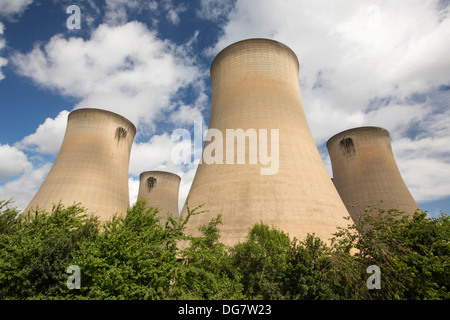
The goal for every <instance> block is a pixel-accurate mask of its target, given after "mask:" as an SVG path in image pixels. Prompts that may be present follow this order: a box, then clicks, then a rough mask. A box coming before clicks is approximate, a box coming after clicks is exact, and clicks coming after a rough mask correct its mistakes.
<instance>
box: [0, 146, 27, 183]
mask: <svg viewBox="0 0 450 320" xmlns="http://www.w3.org/2000/svg"><path fill="white" fill-rule="evenodd" d="M31 168H32V165H31V163H30V162H29V161H28V159H27V156H26V155H25V154H24V153H23V152H22V151H20V150H18V149H17V148H16V147H11V146H10V145H7V144H4V145H0V181H3V180H5V179H7V178H10V177H14V176H17V175H18V174H20V173H22V172H24V171H29V170H30V169H31Z"/></svg>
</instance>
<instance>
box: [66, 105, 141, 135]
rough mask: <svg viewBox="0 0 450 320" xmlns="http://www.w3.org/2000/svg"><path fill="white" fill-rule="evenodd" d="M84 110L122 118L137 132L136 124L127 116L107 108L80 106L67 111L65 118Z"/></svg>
mask: <svg viewBox="0 0 450 320" xmlns="http://www.w3.org/2000/svg"><path fill="white" fill-rule="evenodd" d="M86 111H89V112H95V113H103V114H107V115H110V116H113V117H115V118H119V119H121V120H123V121H124V122H126V123H128V124H129V125H130V127H131V128H132V129H133V130H134V132H135V133H136V132H137V129H136V126H135V125H134V123H133V122H131V121H130V120H128V119H127V118H125V117H124V116H122V115H120V114H118V113H115V112H112V111H109V110H105V109H98V108H80V109H75V110H72V111H71V112H70V113H69V116H68V118H67V120H69V119H70V117H71V115H72V114H76V113H82V112H86Z"/></svg>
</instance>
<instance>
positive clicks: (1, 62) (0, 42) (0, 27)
mask: <svg viewBox="0 0 450 320" xmlns="http://www.w3.org/2000/svg"><path fill="white" fill-rule="evenodd" d="M4 27H5V25H4V24H3V23H1V22H0V53H1V52H2V50H3V49H4V48H5V46H6V42H5V39H4V38H3V32H4ZM7 64H8V60H6V59H5V58H3V57H1V56H0V80H3V79H4V78H5V75H4V74H3V73H2V67H4V66H6V65H7Z"/></svg>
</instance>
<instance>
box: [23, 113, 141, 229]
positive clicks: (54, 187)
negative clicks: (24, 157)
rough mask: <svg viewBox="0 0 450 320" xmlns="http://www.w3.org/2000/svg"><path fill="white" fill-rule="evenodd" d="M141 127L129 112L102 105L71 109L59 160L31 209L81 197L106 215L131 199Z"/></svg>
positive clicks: (94, 210)
mask: <svg viewBox="0 0 450 320" xmlns="http://www.w3.org/2000/svg"><path fill="white" fill-rule="evenodd" d="M135 134H136V127H135V126H134V125H133V124H132V123H131V122H130V121H128V120H127V119H125V118H124V117H122V116H120V115H118V114H115V113H112V112H109V111H105V110H99V109H78V110H75V111H72V112H71V113H70V114H69V117H68V120H67V128H66V133H65V136H64V140H63V142H62V145H61V149H60V150H59V153H58V156H57V157H56V160H55V163H54V164H53V167H52V168H51V170H50V172H49V173H48V175H47V177H46V178H45V180H44V182H43V183H42V186H41V187H40V188H39V190H38V192H37V193H36V195H35V196H34V198H33V200H31V203H30V204H29V205H28V208H27V209H26V211H28V210H29V209H32V208H36V207H37V206H39V208H40V209H44V210H47V211H48V212H50V211H51V209H52V206H53V204H57V203H58V202H59V201H60V200H62V203H63V204H64V205H65V206H69V205H72V204H73V203H74V202H76V203H78V202H81V204H82V206H84V207H86V208H87V209H88V211H89V212H92V213H96V214H97V215H98V216H99V217H100V218H101V220H107V219H109V218H110V217H111V216H112V215H113V214H115V213H116V212H118V213H124V214H125V213H126V210H127V208H128V207H129V205H130V200H129V193H128V165H129V158H130V151H131V145H132V143H133V139H134V135H135Z"/></svg>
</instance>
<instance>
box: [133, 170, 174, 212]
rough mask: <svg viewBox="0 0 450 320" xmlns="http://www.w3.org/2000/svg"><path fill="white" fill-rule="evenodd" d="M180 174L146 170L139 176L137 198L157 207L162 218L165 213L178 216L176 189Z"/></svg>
mask: <svg viewBox="0 0 450 320" xmlns="http://www.w3.org/2000/svg"><path fill="white" fill-rule="evenodd" d="M180 181H181V178H180V176H178V175H176V174H174V173H170V172H164V171H147V172H143V173H141V175H140V176H139V193H138V200H139V199H144V200H146V201H147V205H149V206H152V207H157V208H158V209H159V213H158V215H159V217H161V218H164V217H166V216H167V213H168V212H170V213H173V216H174V217H178V191H179V189H180Z"/></svg>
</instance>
